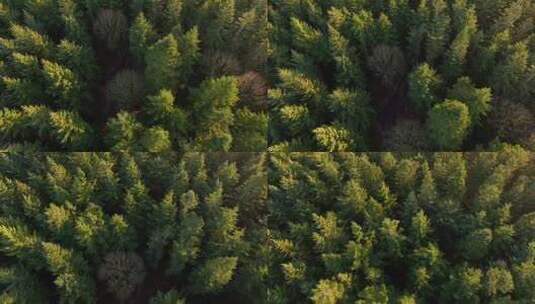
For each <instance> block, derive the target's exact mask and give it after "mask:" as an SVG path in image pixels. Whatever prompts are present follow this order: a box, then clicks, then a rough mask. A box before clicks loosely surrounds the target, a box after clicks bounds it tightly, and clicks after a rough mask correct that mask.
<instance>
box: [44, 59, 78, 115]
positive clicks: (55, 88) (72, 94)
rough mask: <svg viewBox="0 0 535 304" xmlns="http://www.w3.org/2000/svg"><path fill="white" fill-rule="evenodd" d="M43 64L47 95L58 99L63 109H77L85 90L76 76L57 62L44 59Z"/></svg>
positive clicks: (57, 101)
mask: <svg viewBox="0 0 535 304" xmlns="http://www.w3.org/2000/svg"><path fill="white" fill-rule="evenodd" d="M41 64H42V65H43V77H44V78H45V81H46V83H47V93H48V94H50V96H51V97H52V98H55V99H56V101H55V102H56V104H57V105H58V106H60V107H62V108H68V109H75V108H77V107H78V105H79V104H80V101H81V100H80V99H81V98H82V96H83V88H82V85H81V83H80V81H79V80H78V79H77V77H76V75H75V74H74V73H73V72H72V71H71V70H70V69H68V68H65V67H62V66H61V65H59V64H57V63H55V62H50V61H48V60H44V59H43V60H42V61H41Z"/></svg>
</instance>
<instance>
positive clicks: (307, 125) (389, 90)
mask: <svg viewBox="0 0 535 304" xmlns="http://www.w3.org/2000/svg"><path fill="white" fill-rule="evenodd" d="M534 16H535V2H533V1H531V0H491V1H489V0H419V1H412V0H306V1H297V0H295V1H278V0H270V1H269V13H268V18H269V41H270V45H269V46H270V49H269V64H268V68H269V75H270V77H271V81H272V87H271V89H270V91H269V97H268V98H269V100H270V107H271V109H272V110H271V111H270V123H269V146H270V148H269V149H270V150H271V151H328V152H329V151H330V152H333V151H364V152H366V151H406V152H410V151H413V152H418V151H473V150H486V149H491V148H490V146H491V145H493V144H499V143H511V144H520V145H522V146H524V147H525V148H527V149H531V150H533V149H535V148H534V147H535V146H534V145H535V103H534V94H535V91H534V90H535V89H534V88H535V65H534V63H535V23H534V20H535V19H534Z"/></svg>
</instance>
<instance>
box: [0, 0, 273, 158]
mask: <svg viewBox="0 0 535 304" xmlns="http://www.w3.org/2000/svg"><path fill="white" fill-rule="evenodd" d="M266 14H267V9H266V3H265V1H261V0H224V1H223V0H162V1H152V0H133V1H124V0H84V1H75V0H14V1H12V0H0V149H4V150H27V149H33V150H44V151H119V150H120V151H125V150H129V151H149V152H159V151H166V150H173V151H264V150H265V149H266V146H267V136H266V134H267V126H268V116H267V109H266V94H267V82H266V79H265V77H264V74H265V62H266V55H267V15H266Z"/></svg>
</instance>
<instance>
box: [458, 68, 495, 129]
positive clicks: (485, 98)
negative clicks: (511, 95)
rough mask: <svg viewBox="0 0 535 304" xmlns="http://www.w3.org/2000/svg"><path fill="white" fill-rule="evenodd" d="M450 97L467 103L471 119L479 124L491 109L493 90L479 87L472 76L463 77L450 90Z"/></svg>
mask: <svg viewBox="0 0 535 304" xmlns="http://www.w3.org/2000/svg"><path fill="white" fill-rule="evenodd" d="M448 98H450V99H454V100H460V101H463V102H464V103H466V105H467V106H468V110H469V112H470V120H471V121H472V123H473V124H474V125H476V126H477V125H480V124H481V120H482V118H483V117H485V116H486V115H487V113H488V112H489V110H490V106H491V105H490V102H491V99H492V92H491V90H490V89H489V88H482V89H477V88H476V87H475V86H474V84H473V83H472V81H471V80H470V78H468V77H461V78H459V79H457V82H456V83H455V85H454V86H453V87H452V88H451V89H450V90H449V91H448Z"/></svg>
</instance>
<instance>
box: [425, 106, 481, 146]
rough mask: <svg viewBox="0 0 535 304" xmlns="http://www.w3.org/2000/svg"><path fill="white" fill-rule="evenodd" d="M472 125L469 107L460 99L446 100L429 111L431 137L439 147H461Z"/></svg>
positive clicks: (428, 127)
mask: <svg viewBox="0 0 535 304" xmlns="http://www.w3.org/2000/svg"><path fill="white" fill-rule="evenodd" d="M470 126H471V120H470V113H469V110H468V107H467V106H466V105H465V104H463V103H461V102H460V101H457V100H445V101H444V102H443V103H440V104H437V105H435V106H434V107H433V109H431V111H430V112H429V121H428V125H427V129H428V132H429V138H430V140H431V141H432V142H433V143H434V145H435V147H437V148H438V149H441V150H442V149H443V150H457V149H459V148H461V146H462V144H463V142H464V140H465V138H466V135H467V133H468V130H469V128H470Z"/></svg>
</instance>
